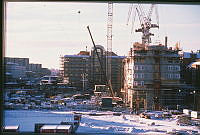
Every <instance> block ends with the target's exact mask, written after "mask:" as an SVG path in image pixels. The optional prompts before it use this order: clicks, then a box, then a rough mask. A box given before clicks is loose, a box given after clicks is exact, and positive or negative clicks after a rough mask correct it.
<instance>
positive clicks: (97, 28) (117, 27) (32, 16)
mask: <svg viewBox="0 0 200 135" xmlns="http://www.w3.org/2000/svg"><path fill="white" fill-rule="evenodd" d="M107 7H108V5H107V3H70V2H62V3H61V2H60V3H55V2H53V3H50V2H49V3H47V2H27V3H24V2H18V3H14V2H10V3H7V39H6V56H8V57H27V58H30V62H32V63H41V64H42V65H43V67H47V68H59V56H60V55H67V54H77V53H78V52H79V51H80V50H85V47H86V46H88V50H90V49H91V47H92V46H93V45H92V42H91V39H90V36H89V33H88V30H87V28H86V26H87V25H89V26H90V29H91V32H92V35H93V38H94V41H95V43H96V44H101V45H103V46H104V47H105V48H106V46H107V38H106V34H107ZM144 7H145V8H146V11H148V9H149V7H150V5H145V6H144ZM157 7H158V13H159V22H160V29H159V30H157V31H156V30H154V32H155V37H154V38H152V40H153V41H156V40H160V41H161V43H163V44H164V37H165V36H168V44H169V46H172V47H173V46H174V45H175V44H176V42H178V41H180V43H181V48H182V49H183V50H184V51H191V50H193V51H196V50H199V49H200V34H199V32H200V14H199V13H200V5H172V4H167V5H166V4H162V5H160V4H158V5H157ZM128 10H129V4H128V3H114V4H113V13H114V15H113V49H112V50H113V51H114V52H116V53H117V54H118V55H127V54H128V51H129V49H130V47H131V45H132V43H133V42H137V41H139V42H140V41H141V38H140V37H141V34H140V33H133V34H131V22H130V23H129V25H128V26H127V25H126V22H127V16H128ZM78 11H80V14H79V13H78ZM154 13H155V12H153V14H152V18H153V22H155V19H154V18H155V14H154ZM134 26H135V27H136V28H138V26H139V22H138V19H136V22H135V25H134Z"/></svg>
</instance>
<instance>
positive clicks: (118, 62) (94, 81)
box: [60, 45, 124, 95]
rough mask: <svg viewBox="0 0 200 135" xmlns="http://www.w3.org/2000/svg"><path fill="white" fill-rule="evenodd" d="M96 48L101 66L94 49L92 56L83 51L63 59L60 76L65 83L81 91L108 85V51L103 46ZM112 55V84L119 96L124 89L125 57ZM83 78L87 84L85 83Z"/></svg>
mask: <svg viewBox="0 0 200 135" xmlns="http://www.w3.org/2000/svg"><path fill="white" fill-rule="evenodd" d="M96 48H97V50H96V51H97V53H98V56H99V59H100V62H101V64H100V62H99V59H98V56H97V54H96V51H95V49H94V48H92V49H91V53H90V54H91V55H89V52H84V51H81V52H80V53H79V54H78V55H65V56H64V57H61V70H60V74H61V76H62V77H63V79H64V82H65V83H67V84H69V85H70V86H73V87H78V88H79V89H82V88H83V87H85V88H84V89H87V88H91V89H94V86H95V85H105V84H106V75H105V74H106V51H105V49H104V47H103V46H101V45H96ZM112 55H113V56H111V57H112V58H111V60H112V61H111V71H112V73H111V83H112V88H113V90H114V92H116V93H117V94H118V95H119V93H120V89H121V87H122V80H121V74H123V72H122V59H123V58H124V56H117V55H116V54H114V53H113V52H112ZM84 74H85V75H84ZM83 78H84V82H85V83H83ZM86 87H87V88H86Z"/></svg>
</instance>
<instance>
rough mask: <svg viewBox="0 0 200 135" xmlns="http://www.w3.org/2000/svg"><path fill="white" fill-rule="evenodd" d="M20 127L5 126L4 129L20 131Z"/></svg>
mask: <svg viewBox="0 0 200 135" xmlns="http://www.w3.org/2000/svg"><path fill="white" fill-rule="evenodd" d="M18 128H19V126H18V125H16V126H5V127H4V129H18Z"/></svg>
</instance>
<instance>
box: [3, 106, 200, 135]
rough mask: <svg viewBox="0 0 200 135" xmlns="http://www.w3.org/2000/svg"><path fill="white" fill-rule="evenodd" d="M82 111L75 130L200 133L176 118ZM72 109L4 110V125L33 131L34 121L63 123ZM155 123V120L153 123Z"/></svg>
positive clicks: (103, 132) (89, 131)
mask: <svg viewBox="0 0 200 135" xmlns="http://www.w3.org/2000/svg"><path fill="white" fill-rule="evenodd" d="M79 113H82V114H83V115H82V119H81V123H80V126H79V128H78V129H77V131H76V133H80V134H81V133H102V134H109V133H116V134H128V133H130V134H159V135H161V134H167V133H168V132H172V131H191V133H192V131H193V132H195V131H196V133H199V134H200V129H198V128H197V127H196V126H179V125H177V124H176V121H177V119H176V118H170V119H155V118H154V119H145V118H140V117H139V116H137V115H129V114H122V115H121V116H115V115H112V114H113V112H100V113H99V114H100V115H99V116H92V115H89V114H95V113H96V112H79ZM72 114H73V112H64V111H62V112H61V111H60V112H59V111H24V110H9V111H5V115H4V118H5V119H4V123H5V125H20V131H29V132H33V131H34V124H35V123H60V122H61V121H65V120H66V119H71V117H72ZM153 122H154V123H153Z"/></svg>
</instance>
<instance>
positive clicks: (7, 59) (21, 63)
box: [4, 57, 29, 70]
mask: <svg viewBox="0 0 200 135" xmlns="http://www.w3.org/2000/svg"><path fill="white" fill-rule="evenodd" d="M8 62H11V63H17V64H18V65H19V66H23V67H26V69H27V70H28V66H29V58H12V57H5V58H4V65H6V63H8Z"/></svg>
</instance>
